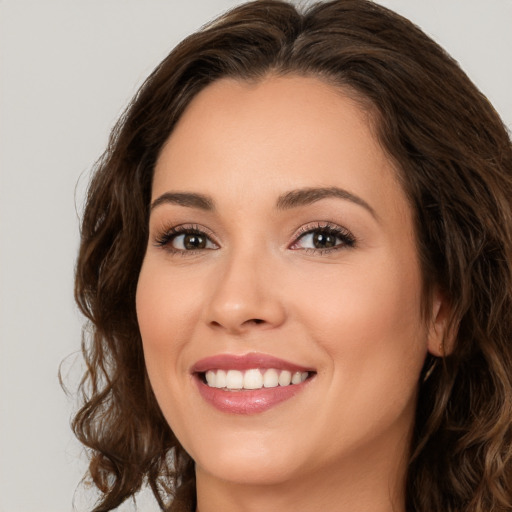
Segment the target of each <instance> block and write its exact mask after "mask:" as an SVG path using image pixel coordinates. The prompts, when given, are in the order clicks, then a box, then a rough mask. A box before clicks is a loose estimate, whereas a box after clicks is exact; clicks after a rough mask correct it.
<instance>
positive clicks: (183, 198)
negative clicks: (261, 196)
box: [151, 187, 378, 220]
mask: <svg viewBox="0 0 512 512" xmlns="http://www.w3.org/2000/svg"><path fill="white" fill-rule="evenodd" d="M331 197H334V198H337V199H344V200H347V201H351V202H352V203H354V204H357V205H359V206H362V207H363V208H365V209H366V210H367V211H368V212H370V213H371V215H372V216H373V217H374V218H375V219H376V220H378V216H377V213H376V212H375V210H374V209H373V208H372V207H371V206H370V205H369V204H368V203H367V202H366V201H365V200H364V199H362V198H360V197H359V196H356V195H355V194H352V193H351V192H348V191H347V190H344V189H342V188H339V187H320V188H318V187H315V188H300V189H296V190H291V191H289V192H286V193H284V194H282V195H280V196H279V198H278V199H277V202H276V208H277V209H278V210H290V209H293V208H298V207H300V206H307V205H309V204H313V203H316V202H317V201H320V200H321V199H327V198H331ZM162 204H177V205H179V206H185V207H188V208H198V209H199V210H204V211H213V210H215V203H214V201H213V199H212V198H211V197H209V196H206V195H204V194H197V193H193V192H166V193H165V194H162V195H161V196H159V197H158V198H157V199H155V200H154V201H153V202H152V203H151V210H154V209H155V208H156V207H157V206H160V205H162Z"/></svg>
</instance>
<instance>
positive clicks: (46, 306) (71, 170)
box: [0, 0, 512, 512]
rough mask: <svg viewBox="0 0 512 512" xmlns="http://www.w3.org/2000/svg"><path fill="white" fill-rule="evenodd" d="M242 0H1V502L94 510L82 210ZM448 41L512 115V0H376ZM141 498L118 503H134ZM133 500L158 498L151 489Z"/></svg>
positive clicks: (52, 511)
mask: <svg viewBox="0 0 512 512" xmlns="http://www.w3.org/2000/svg"><path fill="white" fill-rule="evenodd" d="M237 3H240V2H238V1H236V0H189V1H187V2H185V1H182V0H167V1H164V0H144V1H142V0H82V1H79V0H60V1H58V0H33V1H29V0H3V1H2V0H0V113H1V117H0V512H61V511H62V512H65V511H70V510H72V502H73V499H74V498H75V506H76V509H77V510H80V511H82V510H87V503H88V501H89V503H90V499H91V498H90V497H89V498H87V496H88V493H86V492H84V491H83V490H79V491H77V492H75V489H76V487H77V484H78V482H79V481H80V478H81V475H82V473H83V471H84V469H85V458H84V456H83V453H82V450H81V448H80V446H78V443H77V442H76V441H74V440H73V437H72V435H71V433H70V430H69V416H70V414H71V411H72V410H73V400H72V399H71V398H67V397H66V396H65V394H64V393H63V392H62V390H61V388H60V386H59V383H58V379H57V372H58V367H59V364H60V362H61V361H63V360H64V363H63V372H64V375H65V376H66V375H67V376H68V379H69V382H70V383H71V384H72V383H73V382H74V381H76V378H77V376H78V375H79V373H80V358H79V357H78V356H77V355H76V351H77V350H78V348H79V343H80V329H81V318H80V316H79V314H78V312H77V310H76V308H75V306H74V303H73V299H72V289H73V284H72V283H73V267H74V258H75V253H76V250H77V244H78V217H77V211H78V213H79V212H80V211H81V207H82V201H83V193H84V190H85V187H86V184H87V180H88V177H89V172H90V169H91V166H92V164H93V163H94V161H95V159H96V158H97V157H98V156H99V155H100V153H101V152H102V150H103V148H104V146H105V144H106V141H107V136H108V133H109V130H110V128H111V127H112V125H113V123H114V122H115V120H116V118H117V116H118V115H119V114H120V112H121V111H122V109H123V107H124V106H125V105H126V104H127V102H128V100H129V99H130V98H131V96H132V95H133V94H134V93H135V91H136V89H137V87H138V86H139V85H140V83H141V81H142V80H143V79H144V77H145V76H146V75H147V74H148V73H149V72H150V71H151V70H152V68H153V67H154V66H155V65H156V64H157V63H158V62H159V61H160V60H161V59H162V58H163V57H164V56H165V55H166V54H167V53H168V51H169V50H170V49H171V47H173V46H174V45H175V44H176V43H177V42H178V41H179V40H180V39H181V38H183V37H184V36H185V35H187V34H188V33H190V32H191V31H193V30H195V29H197V28H198V27H199V26H201V25H202V24H203V23H205V22H206V21H207V20H209V19H211V18H212V17H213V16H214V15H215V14H217V13H219V12H221V11H224V10H226V9H227V8H229V7H231V6H233V5H235V4H237ZM381 3H383V4H384V5H387V6H390V7H392V8H394V9H395V10H397V11H398V12H400V13H402V14H404V15H406V16H407V17H409V18H410V19H412V20H413V21H415V22H416V23H417V24H418V25H420V26H421V27H422V28H423V29H424V30H425V31H426V32H427V33H428V34H430V35H431V36H433V37H434V39H436V40H437V41H438V42H440V43H441V44H442V45H443V46H444V47H445V48H446V49H447V50H448V51H449V52H450V53H451V54H452V55H453V56H454V57H455V58H457V59H458V60H459V62H460V63H461V65H462V67H463V68H464V69H465V70H466V71H467V73H468V74H469V76H470V77H471V78H472V79H473V80H474V81H475V82H476V83H477V85H478V86H479V87H480V89H481V90H482V91H483V92H484V93H485V94H486V95H487V96H488V97H489V99H490V100H491V101H492V102H493V103H494V105H495V107H496V109H497V110H498V112H500V114H501V115H502V117H503V118H504V120H505V122H506V123H507V124H508V126H509V127H512V99H511V94H510V90H512V57H511V50H512V31H511V26H512V0H486V1H483V0H430V1H428V2H427V1H424V0H386V1H385V0H382V1H381ZM133 507H134V506H133V504H132V503H128V504H126V505H125V506H123V507H121V509H122V510H123V511H125V510H126V511H127V510H133ZM139 510H143V511H145V510H157V507H156V505H152V504H151V500H150V499H148V498H145V499H144V498H143V499H142V500H141V505H140V507H139Z"/></svg>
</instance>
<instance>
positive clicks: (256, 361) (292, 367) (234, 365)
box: [192, 352, 312, 373]
mask: <svg viewBox="0 0 512 512" xmlns="http://www.w3.org/2000/svg"><path fill="white" fill-rule="evenodd" d="M251 368H261V369H267V368H275V369H276V370H289V371H291V372H307V371H312V368H306V367H305V366H301V365H298V364H294V363H290V362H289V361H285V360H283V359H279V358H277V357H273V356H269V355H267V354H258V353H257V352H250V353H249V354H244V355H233V354H219V355H216V356H212V357H206V358H204V359H201V360H200V361H197V363H196V364H194V366H193V367H192V373H204V372H206V371H208V370H240V371H243V370H250V369H251Z"/></svg>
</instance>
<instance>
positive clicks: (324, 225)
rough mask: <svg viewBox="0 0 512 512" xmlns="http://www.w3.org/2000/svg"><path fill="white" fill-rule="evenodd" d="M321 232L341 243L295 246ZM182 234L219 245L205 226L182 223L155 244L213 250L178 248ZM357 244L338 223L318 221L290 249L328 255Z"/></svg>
mask: <svg viewBox="0 0 512 512" xmlns="http://www.w3.org/2000/svg"><path fill="white" fill-rule="evenodd" d="M317 232H321V233H322V234H324V235H327V236H334V237H335V238H336V239H339V240H340V241H341V243H339V244H337V245H334V246H333V247H329V248H323V249H320V248H311V247H306V248H302V249H301V248H298V247H295V248H294V246H296V245H297V244H298V243H299V241H300V240H301V239H303V238H305V237H306V236H307V235H310V234H313V233H317ZM181 235H197V236H200V237H204V238H205V239H206V240H207V243H208V242H210V243H213V244H214V245H216V246H217V247H218V244H217V243H216V242H215V241H214V238H213V236H212V235H211V234H210V232H209V230H206V229H205V228H202V227H200V226H198V225H195V224H194V225H186V224H185V225H181V226H174V227H172V228H169V229H166V230H164V231H163V232H162V234H160V235H158V236H157V238H156V239H155V245H156V246H157V247H162V248H165V249H166V250H167V251H169V252H170V253H171V254H179V255H181V256H193V255H194V254H193V253H197V252H201V251H205V250H212V249H211V248H199V249H197V250H184V249H176V248H174V247H173V246H172V245H171V244H172V242H173V241H174V240H175V239H176V238H177V237H178V236H181ZM355 245H356V239H355V237H354V236H353V235H352V233H350V231H348V230H347V229H345V228H342V227H341V226H338V225H336V224H332V223H330V222H318V223H316V224H314V225H311V224H309V225H306V226H302V227H301V228H300V229H299V230H298V232H297V233H296V234H295V235H294V242H293V243H292V244H291V246H290V249H292V250H303V251H304V252H305V253H306V254H321V255H326V254H330V253H332V252H335V251H339V250H342V249H348V248H352V247H354V246H355Z"/></svg>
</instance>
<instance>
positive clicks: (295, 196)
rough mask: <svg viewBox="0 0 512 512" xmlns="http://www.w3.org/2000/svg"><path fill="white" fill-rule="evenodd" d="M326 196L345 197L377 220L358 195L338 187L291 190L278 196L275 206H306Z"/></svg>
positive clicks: (287, 207) (279, 208) (286, 207)
mask: <svg viewBox="0 0 512 512" xmlns="http://www.w3.org/2000/svg"><path fill="white" fill-rule="evenodd" d="M328 197H336V198H338V199H346V200H347V201H351V202H353V203H355V204H357V205H359V206H362V207H363V208H365V209H366V210H368V211H369V212H370V213H371V214H372V216H373V217H374V218H375V219H376V220H378V216H377V214H376V212H375V210H374V209H373V208H372V207H371V206H370V205H369V204H368V203H367V202H366V201H365V200H364V199H361V198H360V197H359V196H356V195H354V194H352V193H350V192H348V191H347V190H344V189H342V188H338V187H325V188H301V189H297V190H291V191H290V192H286V194H283V195H281V196H279V199H278V200H277V203H276V207H277V209H278V210H288V209H290V208H297V207H299V206H306V205H308V204H312V203H315V202H316V201H320V200H321V199H325V198H328Z"/></svg>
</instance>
